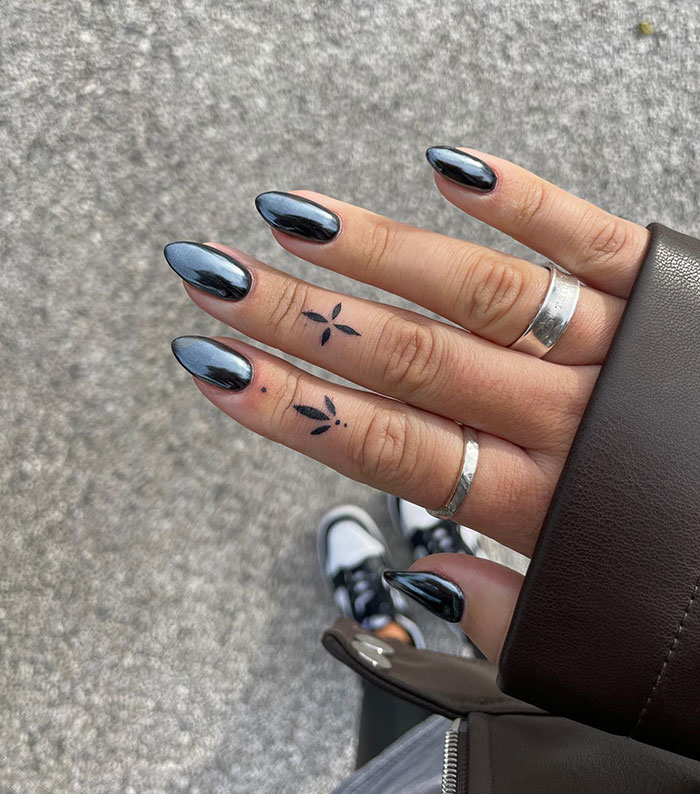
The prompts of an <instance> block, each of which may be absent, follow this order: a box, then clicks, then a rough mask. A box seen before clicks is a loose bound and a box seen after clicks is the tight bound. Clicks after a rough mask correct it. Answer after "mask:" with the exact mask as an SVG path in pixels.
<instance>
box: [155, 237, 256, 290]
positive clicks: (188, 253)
mask: <svg viewBox="0 0 700 794" xmlns="http://www.w3.org/2000/svg"><path fill="white" fill-rule="evenodd" d="M163 253H164V254H165V260H166V262H167V263H168V264H169V265H170V267H171V268H172V269H173V270H174V271H175V272H176V273H177V274H178V276H180V278H182V279H184V280H185V281H186V282H187V283H188V284H192V286H193V287H197V289H201V290H203V291H204V292H208V293H209V294H210V295H215V296H216V297H217V298H223V299H224V300H228V301H239V300H241V298H245V296H246V295H247V294H248V292H249V290H250V285H251V284H252V281H253V280H252V278H251V275H250V271H249V270H247V269H246V268H245V267H243V265H242V264H241V263H240V262H238V261H237V260H236V259H234V258H233V257H232V256H229V255H228V254H224V253H223V252H221V251H217V249H216V248H210V247H209V246H208V245H202V244H201V243H185V242H177V243H169V244H168V245H166V246H165V248H164V249H163Z"/></svg>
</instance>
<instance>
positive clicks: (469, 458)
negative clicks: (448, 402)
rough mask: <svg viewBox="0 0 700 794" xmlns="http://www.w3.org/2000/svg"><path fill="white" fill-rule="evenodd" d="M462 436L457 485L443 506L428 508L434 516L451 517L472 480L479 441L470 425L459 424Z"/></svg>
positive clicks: (477, 459) (470, 485) (465, 496)
mask: <svg viewBox="0 0 700 794" xmlns="http://www.w3.org/2000/svg"><path fill="white" fill-rule="evenodd" d="M460 427H461V428H462V436H463V437H464V456H463V458H462V468H461V470H460V473H459V479H458V480H457V485H455V489H454V491H453V493H452V496H450V498H449V499H448V501H447V503H446V504H445V505H444V507H441V508H440V509H439V510H428V512H429V513H430V515H431V516H435V518H452V516H453V515H454V514H455V513H456V512H457V511H458V510H459V508H460V507H461V506H462V502H464V500H465V499H466V498H467V494H468V493H469V489H470V488H471V487H472V482H474V474H475V473H476V464H477V463H478V462H479V442H478V441H477V438H476V433H475V432H474V431H473V430H472V428H471V427H467V426H466V425H460Z"/></svg>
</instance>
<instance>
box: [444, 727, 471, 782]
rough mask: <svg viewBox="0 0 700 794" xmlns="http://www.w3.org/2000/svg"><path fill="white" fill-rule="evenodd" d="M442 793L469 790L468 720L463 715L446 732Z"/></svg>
mask: <svg viewBox="0 0 700 794" xmlns="http://www.w3.org/2000/svg"><path fill="white" fill-rule="evenodd" d="M440 792H441V794H468V792H467V721H466V720H464V719H462V718H461V717H457V719H456V720H454V722H453V723H452V725H451V726H450V729H449V730H448V731H446V732H445V745H444V751H443V756H442V787H441V789H440Z"/></svg>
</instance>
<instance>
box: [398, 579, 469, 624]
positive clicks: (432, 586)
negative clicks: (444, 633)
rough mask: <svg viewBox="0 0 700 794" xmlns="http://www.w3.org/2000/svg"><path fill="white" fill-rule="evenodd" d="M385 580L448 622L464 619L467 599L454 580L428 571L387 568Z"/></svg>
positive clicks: (457, 621)
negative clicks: (391, 569)
mask: <svg viewBox="0 0 700 794" xmlns="http://www.w3.org/2000/svg"><path fill="white" fill-rule="evenodd" d="M384 580H385V581H386V582H387V583H388V584H390V585H391V586H392V587H395V588H396V589H397V590H400V591H401V592H402V593H405V594H406V595H407V596H409V597H410V598H412V599H413V600H414V601H417V602H418V603H419V604H420V605H421V606H423V607H425V608H426V609H427V610H429V611H430V612H432V613H433V614H434V615H437V616H438V617H439V618H442V619H443V620H446V621H447V622H448V623H459V621H460V620H461V619H462V615H463V614H464V607H465V603H466V599H465V597H464V593H463V592H462V591H461V590H460V588H459V587H457V585H456V584H454V582H450V581H449V580H448V579H444V578H443V577H442V576H438V575H437V574H436V573H429V572H427V571H389V570H387V571H384Z"/></svg>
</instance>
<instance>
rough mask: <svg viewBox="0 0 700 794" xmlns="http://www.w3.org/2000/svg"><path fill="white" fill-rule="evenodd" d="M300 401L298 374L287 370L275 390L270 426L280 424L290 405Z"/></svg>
mask: <svg viewBox="0 0 700 794" xmlns="http://www.w3.org/2000/svg"><path fill="white" fill-rule="evenodd" d="M300 402H302V400H301V394H300V379H299V375H298V374H297V373H296V372H288V373H287V374H286V376H285V378H284V380H283V382H282V383H281V385H280V387H279V388H278V389H277V390H276V392H275V400H274V403H273V404H272V409H271V412H270V425H271V426H272V427H277V426H279V425H281V424H282V420H283V418H284V417H285V415H286V414H287V413H288V412H289V411H290V409H291V408H292V406H293V405H295V404H297V403H300Z"/></svg>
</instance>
